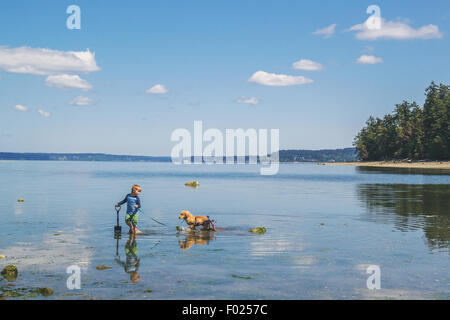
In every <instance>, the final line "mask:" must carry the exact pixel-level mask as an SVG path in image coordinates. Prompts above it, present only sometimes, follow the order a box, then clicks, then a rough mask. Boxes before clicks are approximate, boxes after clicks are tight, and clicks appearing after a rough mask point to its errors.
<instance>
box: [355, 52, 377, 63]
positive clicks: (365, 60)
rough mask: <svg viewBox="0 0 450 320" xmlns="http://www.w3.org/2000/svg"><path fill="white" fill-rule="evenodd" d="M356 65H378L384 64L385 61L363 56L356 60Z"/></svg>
mask: <svg viewBox="0 0 450 320" xmlns="http://www.w3.org/2000/svg"><path fill="white" fill-rule="evenodd" d="M356 63H360V64H376V63H383V59H381V58H379V57H375V56H368V55H365V54H363V55H362V56H361V57H359V58H358V60H356Z"/></svg>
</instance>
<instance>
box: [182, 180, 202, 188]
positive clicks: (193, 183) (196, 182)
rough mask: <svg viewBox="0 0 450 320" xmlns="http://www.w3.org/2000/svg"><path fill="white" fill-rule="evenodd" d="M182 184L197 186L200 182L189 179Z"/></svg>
mask: <svg viewBox="0 0 450 320" xmlns="http://www.w3.org/2000/svg"><path fill="white" fill-rule="evenodd" d="M184 185H185V186H187V187H194V188H197V187H198V186H199V185H200V183H198V181H190V182H186V183H185V184H184Z"/></svg>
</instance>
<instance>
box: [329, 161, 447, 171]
mask: <svg viewBox="0 0 450 320" xmlns="http://www.w3.org/2000/svg"><path fill="white" fill-rule="evenodd" d="M321 164H325V165H338V166H340V165H342V166H359V167H384V168H420V169H448V170H450V161H421V162H401V161H358V162H326V163H325V162H324V163H321Z"/></svg>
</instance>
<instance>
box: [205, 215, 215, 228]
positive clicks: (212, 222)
mask: <svg viewBox="0 0 450 320" xmlns="http://www.w3.org/2000/svg"><path fill="white" fill-rule="evenodd" d="M206 217H207V218H208V219H209V229H210V230H212V231H216V227H215V226H214V222H215V220H212V219H211V218H210V217H209V216H206ZM211 227H212V228H211Z"/></svg>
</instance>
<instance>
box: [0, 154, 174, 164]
mask: <svg viewBox="0 0 450 320" xmlns="http://www.w3.org/2000/svg"><path fill="white" fill-rule="evenodd" d="M0 160H40V161H121V162H170V161H171V158H170V157H147V156H128V155H114V154H104V153H14V152H0Z"/></svg>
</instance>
